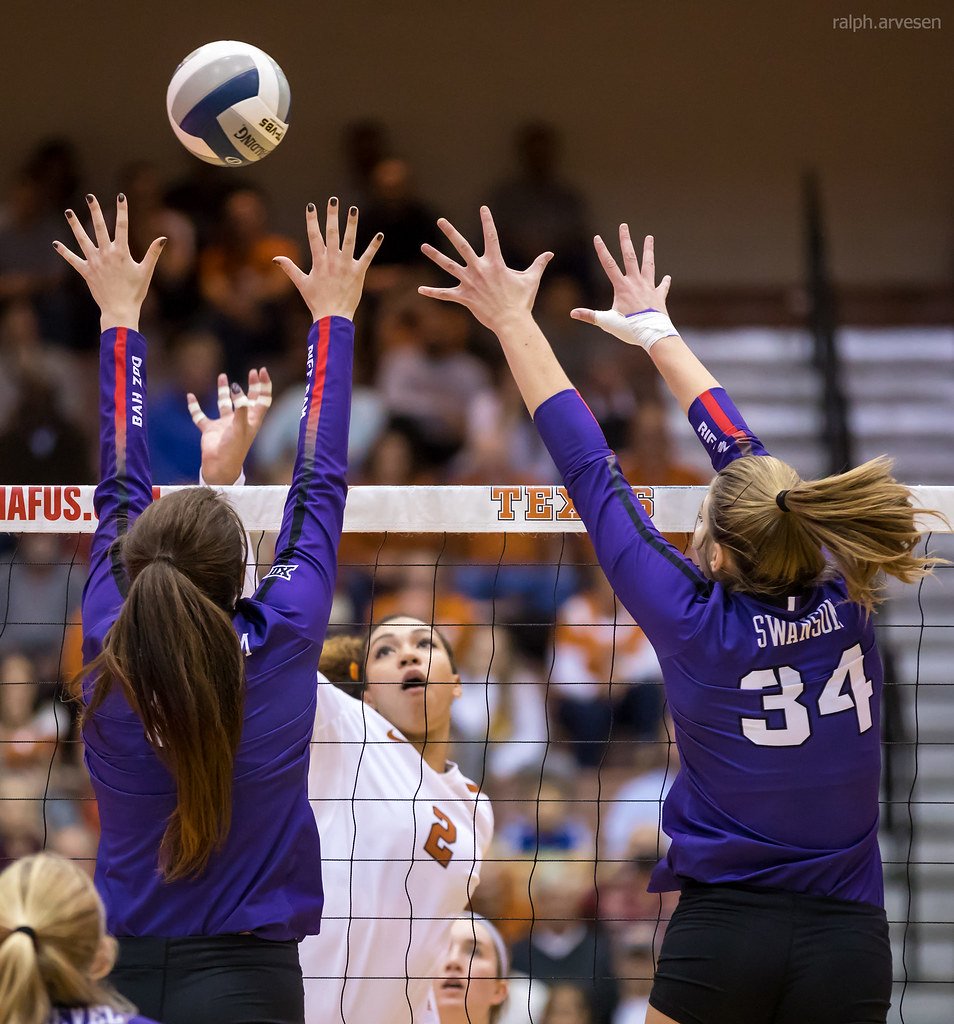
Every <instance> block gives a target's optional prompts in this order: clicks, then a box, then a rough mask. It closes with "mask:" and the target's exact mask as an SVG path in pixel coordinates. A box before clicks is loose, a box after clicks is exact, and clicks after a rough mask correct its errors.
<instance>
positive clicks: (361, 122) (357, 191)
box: [341, 117, 391, 230]
mask: <svg viewBox="0 0 954 1024" xmlns="http://www.w3.org/2000/svg"><path fill="white" fill-rule="evenodd" d="M390 150H391V142H390V135H389V133H388V129H387V126H386V125H385V124H383V123H382V122H381V121H378V120H376V119H375V118H373V117H366V118H359V119H358V120H355V121H349V122H348V123H347V124H346V125H345V126H344V128H342V130H341V152H342V155H343V157H344V165H345V187H344V189H343V190H342V195H343V196H344V197H345V199H346V202H347V204H348V205H354V206H357V207H358V209H359V210H360V211H361V213H362V217H363V216H364V213H365V210H366V208H367V205H368V203H369V202H370V201H371V195H372V191H373V188H372V182H371V179H372V175H373V174H374V169H375V167H377V166H378V165H379V164H380V163H381V162H382V161H383V160H384V158H385V157H386V156H387V154H388V153H389V152H390ZM376 230H381V229H380V228H377V229H376Z"/></svg>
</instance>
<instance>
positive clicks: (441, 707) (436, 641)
mask: <svg viewBox="0 0 954 1024" xmlns="http://www.w3.org/2000/svg"><path fill="white" fill-rule="evenodd" d="M459 696H460V676H459V675H457V674H456V673H455V672H454V670H453V667H452V666H451V660H450V657H449V655H448V653H447V648H446V647H445V646H444V642H443V640H441V638H440V636H439V635H438V634H437V633H436V632H435V631H434V630H433V629H432V628H431V626H429V625H428V624H427V623H425V622H422V621H421V620H420V619H411V618H408V619H396V620H392V621H390V622H385V623H383V624H382V625H380V626H377V627H376V628H375V629H374V631H373V632H372V634H371V643H370V645H369V646H368V662H367V666H366V668H365V688H364V699H365V700H366V701H367V702H368V704H370V705H371V707H373V708H374V709H375V710H376V711H378V712H380V713H381V714H382V715H383V716H384V717H385V718H386V719H387V720H388V721H389V722H391V724H392V725H394V726H396V727H397V728H398V729H400V730H401V732H402V733H404V735H405V736H406V737H407V738H408V739H409V740H411V741H412V742H413V741H414V740H424V739H428V738H430V739H437V738H440V737H442V736H443V735H444V733H446V732H448V731H449V729H450V711H451V705H452V704H453V703H454V701H455V700H456V699H457V698H458V697H459Z"/></svg>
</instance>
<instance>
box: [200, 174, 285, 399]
mask: <svg viewBox="0 0 954 1024" xmlns="http://www.w3.org/2000/svg"><path fill="white" fill-rule="evenodd" d="M268 222H269V213H268V206H267V203H266V199H265V193H264V192H263V191H262V190H261V189H259V188H256V187H253V186H251V185H244V186H241V187H240V188H237V189H235V190H234V191H232V192H230V193H229V194H228V196H227V197H226V198H225V200H224V202H223V203H222V208H221V215H220V219H219V223H218V229H217V231H216V238H215V241H214V242H212V243H211V244H209V245H207V246H206V247H205V248H204V249H203V250H202V252H201V253H200V255H199V287H200V289H201V292H202V297H203V298H204V299H205V301H206V302H207V303H208V304H209V306H210V307H211V308H212V311H213V314H214V321H213V322H214V325H215V327H216V333H217V334H218V335H219V336H220V337H221V338H222V341H223V342H224V344H225V354H226V372H227V373H228V374H229V377H230V378H232V379H241V377H242V375H243V374H244V373H247V372H248V370H249V368H250V367H251V366H262V365H267V364H268V361H269V360H268V357H269V355H273V354H274V353H276V352H280V351H281V350H282V348H283V339H284V331H283V312H284V310H283V307H284V300H285V299H286V298H288V296H290V295H291V294H292V292H293V291H294V286H293V285H292V283H291V281H290V280H289V279H288V277H287V276H286V275H285V273H284V272H283V271H282V270H281V269H280V268H279V267H278V266H276V265H275V264H274V263H273V262H272V259H273V258H274V257H275V256H288V257H289V258H290V259H292V260H294V261H295V262H296V263H297V262H299V260H300V258H301V257H300V254H299V251H298V246H297V245H296V244H295V243H294V242H293V241H292V240H291V239H290V238H285V237H284V236H283V235H278V234H275V233H273V232H272V231H271V230H270V229H269V223H268Z"/></svg>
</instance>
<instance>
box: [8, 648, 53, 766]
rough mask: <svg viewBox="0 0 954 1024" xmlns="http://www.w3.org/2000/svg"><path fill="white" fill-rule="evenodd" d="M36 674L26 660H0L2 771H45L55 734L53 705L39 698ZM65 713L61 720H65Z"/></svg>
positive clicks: (10, 657) (13, 656)
mask: <svg viewBox="0 0 954 1024" xmlns="http://www.w3.org/2000/svg"><path fill="white" fill-rule="evenodd" d="M38 678H39V675H38V673H37V670H36V668H35V666H34V665H33V663H32V662H31V661H30V659H29V658H26V657H24V656H23V655H22V654H17V653H14V654H8V655H6V656H5V657H3V658H2V659H0V765H2V766H3V770H4V771H11V770H12V771H18V770H19V771H23V770H28V769H31V768H41V767H42V768H45V767H46V766H48V765H49V763H50V757H51V755H52V753H53V744H54V742H55V741H56V738H57V735H58V726H57V721H56V715H55V712H54V709H53V702H52V701H51V700H49V689H47V699H42V698H41V693H40V684H39V683H38V682H37V680H38ZM68 717H69V716H68V715H66V714H64V715H63V718H64V720H67V721H68Z"/></svg>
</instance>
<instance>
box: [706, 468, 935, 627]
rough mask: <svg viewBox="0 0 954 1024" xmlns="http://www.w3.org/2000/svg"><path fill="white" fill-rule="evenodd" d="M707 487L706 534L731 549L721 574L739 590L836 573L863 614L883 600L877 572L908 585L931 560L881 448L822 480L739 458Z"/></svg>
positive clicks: (773, 587)
mask: <svg viewBox="0 0 954 1024" xmlns="http://www.w3.org/2000/svg"><path fill="white" fill-rule="evenodd" d="M781 491H784V492H785V497H784V499H783V502H784V506H785V508H784V509H783V508H782V507H781V505H780V504H779V503H778V501H777V500H776V499H777V497H778V494H779V492H781ZM710 495H711V497H710V499H709V525H710V527H711V536H712V539H713V540H716V541H718V542H719V543H720V544H722V545H723V546H724V547H725V548H726V549H727V550H728V551H729V552H730V553H731V564H730V566H728V567H727V568H726V569H724V570H721V571H720V578H721V577H722V576H725V582H726V583H727V584H728V585H729V586H731V587H733V588H734V589H737V590H743V591H749V592H755V593H761V594H770V595H775V596H780V595H783V594H785V593H786V592H788V591H790V590H791V589H792V588H795V587H797V588H804V587H807V586H810V585H812V584H814V583H816V582H818V581H819V580H821V579H822V578H824V576H825V574H826V573H827V572H836V573H838V574H839V575H841V576H842V577H844V580H845V583H846V585H847V589H848V597H849V599H850V600H852V601H855V602H857V603H858V604H860V605H861V606H862V607H863V608H864V609H865V610H866V611H867V612H871V611H872V610H873V609H874V607H875V606H876V605H877V604H878V603H879V602H880V601H881V600H882V597H881V593H880V591H881V589H882V584H881V583H880V582H879V576H880V574H881V573H886V574H888V575H890V576H894V577H896V578H897V579H899V580H901V581H903V582H904V583H913V582H914V581H916V580H918V579H920V578H921V577H922V576H925V575H926V574H927V573H928V572H929V571H930V566H931V565H932V564H933V563H935V562H936V561H937V560H936V559H930V558H924V557H921V556H919V555H917V554H915V549H916V548H917V545H918V543H919V542H920V539H921V533H920V531H919V529H918V524H917V521H916V519H915V510H914V508H913V506H912V504H911V492H910V490H909V489H908V488H907V487H905V486H904V485H903V484H899V483H898V482H897V480H895V479H894V477H893V476H892V475H891V460H890V459H888V458H886V457H884V456H882V457H881V458H878V459H872V460H871V461H870V462H866V463H864V464H863V465H861V466H858V467H857V468H855V469H851V470H848V472H846V473H839V474H837V475H835V476H828V477H824V478H823V479H821V480H801V479H800V478H799V476H798V474H797V473H796V472H795V470H794V469H792V467H791V466H789V465H788V464H787V463H785V462H782V461H781V460H780V459H775V458H772V457H770V456H747V457H745V458H741V459H736V460H735V461H734V462H732V463H730V464H729V465H728V466H727V467H726V468H725V469H723V470H722V471H721V472H720V473H719V475H718V476H717V477H716V478H715V480H714V481H713V483H712V487H711V490H710ZM919 511H920V510H919ZM922 514H925V515H939V513H936V512H934V511H931V510H923V512H922ZM941 518H943V517H941Z"/></svg>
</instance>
